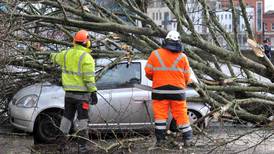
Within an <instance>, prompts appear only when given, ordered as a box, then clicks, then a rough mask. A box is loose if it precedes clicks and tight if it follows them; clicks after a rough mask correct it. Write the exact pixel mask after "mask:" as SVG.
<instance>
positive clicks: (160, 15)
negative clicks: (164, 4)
mask: <svg viewBox="0 0 274 154" xmlns="http://www.w3.org/2000/svg"><path fill="white" fill-rule="evenodd" d="M159 20H162V13H161V12H159Z"/></svg>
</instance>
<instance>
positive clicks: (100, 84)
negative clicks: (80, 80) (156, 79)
mask: <svg viewBox="0 0 274 154" xmlns="http://www.w3.org/2000/svg"><path fill="white" fill-rule="evenodd" d="M138 83H141V64H140V63H138V62H134V63H131V64H129V65H128V64H127V63H121V64H117V65H115V66H114V67H112V68H111V69H109V70H108V71H107V72H106V73H105V74H103V75H102V76H101V78H100V79H98V80H97V81H96V86H97V88H98V89H116V88H130V87H133V84H138Z"/></svg>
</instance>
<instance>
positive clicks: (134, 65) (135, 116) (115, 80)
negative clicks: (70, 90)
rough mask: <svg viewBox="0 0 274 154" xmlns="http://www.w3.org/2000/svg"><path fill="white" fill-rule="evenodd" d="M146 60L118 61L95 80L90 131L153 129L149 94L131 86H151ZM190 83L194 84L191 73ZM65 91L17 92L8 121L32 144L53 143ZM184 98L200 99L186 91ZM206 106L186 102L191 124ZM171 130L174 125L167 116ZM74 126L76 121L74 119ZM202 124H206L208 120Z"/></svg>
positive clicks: (45, 86)
mask: <svg viewBox="0 0 274 154" xmlns="http://www.w3.org/2000/svg"><path fill="white" fill-rule="evenodd" d="M145 64H146V60H136V61H133V62H131V63H130V64H129V63H127V62H121V63H119V64H116V65H115V66H113V67H112V68H111V69H109V70H107V71H106V72H105V73H104V74H103V75H102V77H101V78H100V79H98V80H97V82H96V85H97V88H98V104H97V105H95V106H91V108H90V111H89V121H90V122H89V127H90V129H91V130H110V129H111V130H113V129H119V130H125V129H127V130H128V129H130V130H131V129H134V130H142V129H146V128H149V129H151V128H153V114H152V111H151V92H150V91H145V90H142V89H139V88H136V87H135V86H134V85H136V84H139V85H145V86H151V81H150V80H148V79H147V78H146V76H145V72H144V67H145ZM191 78H192V80H194V81H197V79H196V77H195V75H194V74H193V73H192V75H191ZM64 95H65V91H64V90H63V89H62V87H61V86H57V85H52V84H50V83H39V84H34V85H31V86H28V87H26V88H23V89H21V90H20V91H18V92H17V93H16V94H15V96H14V97H13V99H12V101H11V102H10V104H9V115H10V122H11V124H12V125H13V126H15V127H16V128H18V129H21V130H24V131H26V132H30V133H33V135H34V138H35V142H37V143H51V142H53V141H54V140H55V136H56V133H57V130H58V125H59V123H60V119H61V116H62V112H63V109H64ZM186 96H187V97H195V96H199V95H198V93H197V92H196V91H195V90H193V89H191V88H188V89H187V90H186ZM208 112H209V107H208V106H207V105H206V104H205V103H202V102H201V103H196V102H195V103H193V102H188V115H189V118H190V121H191V122H194V121H196V120H197V119H198V118H200V117H202V116H205V115H206V114H207V113H208ZM169 122H170V123H171V124H170V127H173V128H175V125H176V124H175V122H174V120H173V119H172V117H171V116H170V118H169ZM75 125H77V120H75ZM202 125H207V120H205V121H204V123H203V124H202Z"/></svg>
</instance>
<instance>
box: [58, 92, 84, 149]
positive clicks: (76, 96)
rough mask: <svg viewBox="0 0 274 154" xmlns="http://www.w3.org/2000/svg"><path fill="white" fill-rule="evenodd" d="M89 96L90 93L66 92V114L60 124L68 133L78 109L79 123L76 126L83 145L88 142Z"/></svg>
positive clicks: (64, 131) (79, 140)
mask: <svg viewBox="0 0 274 154" xmlns="http://www.w3.org/2000/svg"><path fill="white" fill-rule="evenodd" d="M87 96H89V94H88V93H81V92H71V91H70V92H66V94H65V109H64V115H63V118H62V121H61V126H60V129H61V131H62V132H63V133H64V134H65V135H67V134H68V132H69V130H70V128H71V125H72V123H73V120H74V117H75V113H76V111H77V119H78V123H77V125H76V127H75V128H76V130H77V135H78V136H79V138H78V143H79V144H82V145H83V144H86V140H87V139H88V131H87V125H88V111H89V102H88V100H87Z"/></svg>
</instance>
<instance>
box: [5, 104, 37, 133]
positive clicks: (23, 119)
mask: <svg viewBox="0 0 274 154" xmlns="http://www.w3.org/2000/svg"><path fill="white" fill-rule="evenodd" d="M34 110H35V108H22V107H17V106H15V105H12V104H10V105H9V111H8V114H9V117H10V123H11V124H12V125H13V126H14V127H15V128H18V129H20V130H23V131H26V132H30V133H31V132H33V126H34V120H32V119H33V118H32V115H33V113H34Z"/></svg>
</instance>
